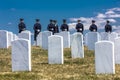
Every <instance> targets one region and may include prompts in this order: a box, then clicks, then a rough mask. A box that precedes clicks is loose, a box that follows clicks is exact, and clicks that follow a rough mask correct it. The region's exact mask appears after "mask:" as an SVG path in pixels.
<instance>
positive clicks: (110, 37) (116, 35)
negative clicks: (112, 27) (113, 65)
mask: <svg viewBox="0 0 120 80" xmlns="http://www.w3.org/2000/svg"><path fill="white" fill-rule="evenodd" d="M117 37H118V34H117V33H116V32H112V33H111V34H109V41H112V42H114V40H115V38H117Z"/></svg>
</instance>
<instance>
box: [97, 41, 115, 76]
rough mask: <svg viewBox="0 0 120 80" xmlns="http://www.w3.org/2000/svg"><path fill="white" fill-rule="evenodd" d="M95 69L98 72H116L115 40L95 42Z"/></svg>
mask: <svg viewBox="0 0 120 80" xmlns="http://www.w3.org/2000/svg"><path fill="white" fill-rule="evenodd" d="M95 69H96V73H97V74H105V73H107V74H115V62H114V43H113V42H111V41H101V42H97V43H96V44H95Z"/></svg>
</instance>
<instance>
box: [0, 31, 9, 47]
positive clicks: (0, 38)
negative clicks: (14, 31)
mask: <svg viewBox="0 0 120 80" xmlns="http://www.w3.org/2000/svg"><path fill="white" fill-rule="evenodd" d="M8 47H9V40H8V31H5V30H0V48H8Z"/></svg>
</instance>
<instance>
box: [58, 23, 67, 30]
mask: <svg viewBox="0 0 120 80" xmlns="http://www.w3.org/2000/svg"><path fill="white" fill-rule="evenodd" d="M60 29H61V31H69V26H68V25H67V24H62V25H61V28H60Z"/></svg>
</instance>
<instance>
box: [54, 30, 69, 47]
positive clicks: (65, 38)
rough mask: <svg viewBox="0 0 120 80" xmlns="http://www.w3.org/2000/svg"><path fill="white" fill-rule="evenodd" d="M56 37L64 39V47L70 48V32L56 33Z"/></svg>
mask: <svg viewBox="0 0 120 80" xmlns="http://www.w3.org/2000/svg"><path fill="white" fill-rule="evenodd" d="M55 35H59V36H62V37H63V47H64V48H70V32H68V31H62V32H60V33H55Z"/></svg>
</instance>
